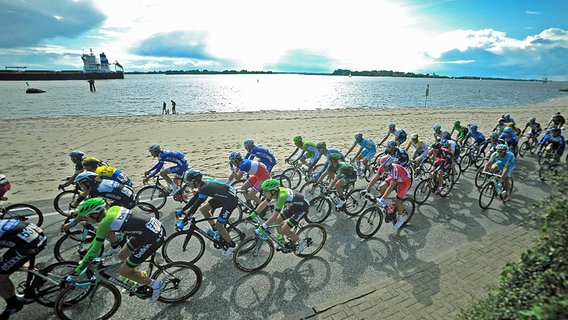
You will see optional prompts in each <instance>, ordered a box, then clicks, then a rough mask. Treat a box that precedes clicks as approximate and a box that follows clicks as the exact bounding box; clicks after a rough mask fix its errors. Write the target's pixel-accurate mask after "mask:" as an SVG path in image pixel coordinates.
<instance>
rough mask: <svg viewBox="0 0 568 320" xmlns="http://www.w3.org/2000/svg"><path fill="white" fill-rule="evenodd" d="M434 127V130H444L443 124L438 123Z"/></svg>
mask: <svg viewBox="0 0 568 320" xmlns="http://www.w3.org/2000/svg"><path fill="white" fill-rule="evenodd" d="M432 129H434V131H439V130H442V126H441V125H439V124H437V125H435V126H434V127H433V128H432Z"/></svg>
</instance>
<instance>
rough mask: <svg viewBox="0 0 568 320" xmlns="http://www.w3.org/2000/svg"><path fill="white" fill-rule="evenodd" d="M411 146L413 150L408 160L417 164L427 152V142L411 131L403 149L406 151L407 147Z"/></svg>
mask: <svg viewBox="0 0 568 320" xmlns="http://www.w3.org/2000/svg"><path fill="white" fill-rule="evenodd" d="M411 146H412V147H414V148H415V150H414V153H413V154H412V157H411V158H410V161H411V162H414V163H415V164H416V165H417V166H419V165H420V163H422V161H423V160H424V158H426V155H427V154H428V144H426V142H424V141H422V139H420V138H419V137H418V134H417V133H413V134H411V135H410V141H409V142H408V145H407V146H406V148H405V151H406V152H408V149H410V147H411Z"/></svg>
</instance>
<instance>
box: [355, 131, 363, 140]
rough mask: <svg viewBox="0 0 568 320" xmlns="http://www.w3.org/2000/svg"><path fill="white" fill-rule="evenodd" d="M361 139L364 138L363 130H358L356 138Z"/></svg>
mask: <svg viewBox="0 0 568 320" xmlns="http://www.w3.org/2000/svg"><path fill="white" fill-rule="evenodd" d="M361 139H363V134H362V133H361V132H357V133H356V134H355V140H361Z"/></svg>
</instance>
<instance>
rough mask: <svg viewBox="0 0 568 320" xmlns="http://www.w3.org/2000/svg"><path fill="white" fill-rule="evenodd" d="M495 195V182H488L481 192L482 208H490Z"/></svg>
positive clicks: (480, 204) (480, 203)
mask: <svg viewBox="0 0 568 320" xmlns="http://www.w3.org/2000/svg"><path fill="white" fill-rule="evenodd" d="M495 195H496V191H495V184H494V183H493V182H491V183H487V184H486V185H485V186H484V187H483V189H481V192H480V193H479V206H480V207H481V209H483V210H485V209H487V208H489V206H490V205H491V202H493V199H494V198H495Z"/></svg>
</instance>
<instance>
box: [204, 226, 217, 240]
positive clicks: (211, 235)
mask: <svg viewBox="0 0 568 320" xmlns="http://www.w3.org/2000/svg"><path fill="white" fill-rule="evenodd" d="M206 231H207V235H208V236H209V237H211V238H213V239H215V230H213V229H211V228H207V230H206Z"/></svg>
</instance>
